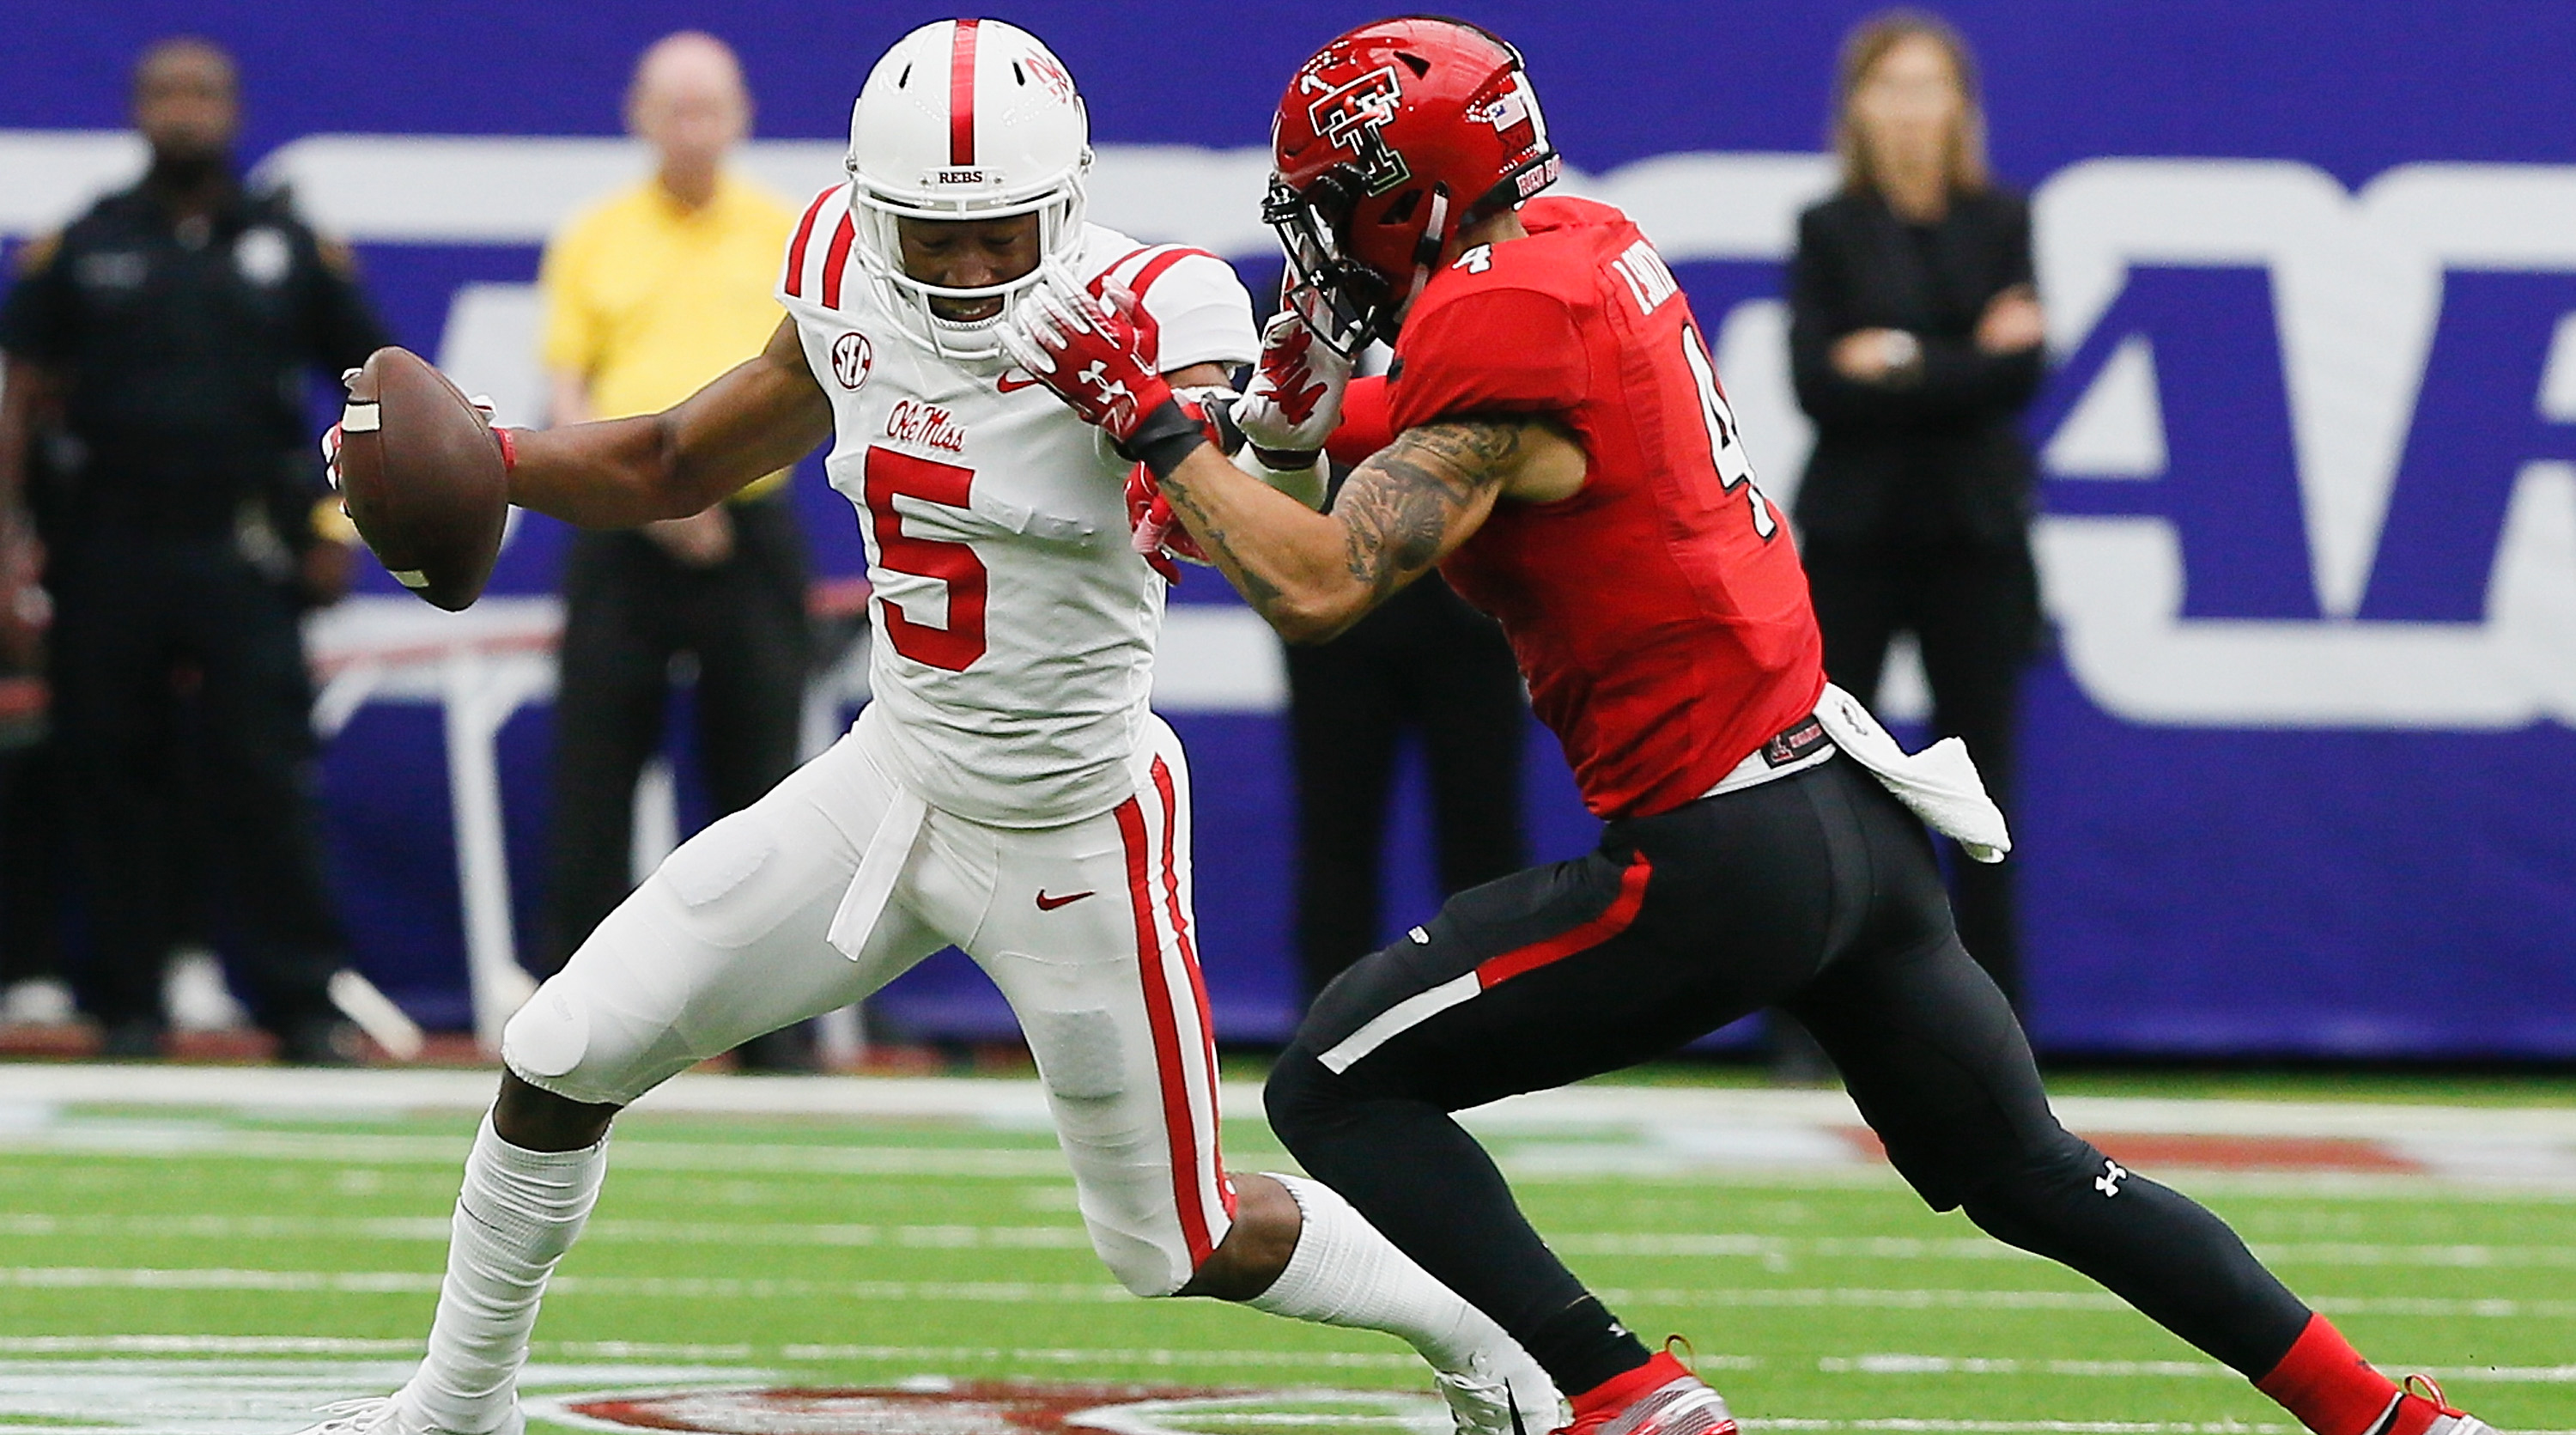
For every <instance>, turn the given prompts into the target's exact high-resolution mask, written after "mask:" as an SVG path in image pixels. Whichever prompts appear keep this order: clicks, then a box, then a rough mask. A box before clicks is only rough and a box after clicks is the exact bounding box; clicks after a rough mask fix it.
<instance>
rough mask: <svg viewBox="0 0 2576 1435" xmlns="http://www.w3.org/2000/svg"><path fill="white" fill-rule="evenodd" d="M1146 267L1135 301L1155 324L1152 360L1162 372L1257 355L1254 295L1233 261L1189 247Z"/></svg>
mask: <svg viewBox="0 0 2576 1435" xmlns="http://www.w3.org/2000/svg"><path fill="white" fill-rule="evenodd" d="M1155 269H1156V266H1154V265H1153V264H1151V263H1150V262H1149V263H1147V264H1146V265H1143V266H1141V267H1140V268H1139V270H1138V273H1139V274H1140V276H1141V275H1145V274H1147V273H1149V272H1150V278H1148V279H1147V282H1146V284H1145V287H1144V289H1143V290H1142V291H1141V292H1140V293H1138V295H1137V296H1136V297H1137V301H1138V302H1139V303H1141V304H1143V305H1144V308H1145V312H1146V314H1147V315H1149V316H1150V317H1152V319H1153V320H1154V324H1155V327H1156V330H1157V340H1156V344H1157V347H1156V349H1155V353H1154V362H1155V363H1157V364H1159V365H1161V366H1162V370H1163V372H1165V373H1167V374H1168V373H1171V372H1172V371H1174V370H1176V369H1186V368H1188V367H1189V366H1190V365H1192V364H1249V363H1251V362H1253V361H1254V360H1256V359H1258V358H1260V357H1261V336H1260V335H1259V334H1257V333H1256V332H1254V330H1253V327H1252V295H1251V294H1249V293H1247V292H1246V291H1245V290H1244V287H1243V281H1242V280H1240V279H1237V278H1236V277H1234V266H1233V265H1231V264H1228V263H1226V262H1225V261H1224V260H1222V259H1219V258H1217V257H1216V256H1215V255H1213V254H1207V253H1203V252H1201V251H1198V250H1189V251H1186V252H1183V253H1181V254H1180V256H1179V257H1178V258H1176V259H1174V260H1173V261H1172V262H1171V263H1170V264H1169V265H1166V266H1161V267H1160V270H1159V272H1151V271H1154V270H1155Z"/></svg>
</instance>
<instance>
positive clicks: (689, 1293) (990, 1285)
mask: <svg viewBox="0 0 2576 1435" xmlns="http://www.w3.org/2000/svg"><path fill="white" fill-rule="evenodd" d="M438 1284H439V1276H438V1273H437V1272H435V1271H299V1270H256V1269H244V1268H241V1267H228V1266H211V1267H193V1266H183V1267H128V1266H0V1287H15V1288H20V1289H40V1290H212V1291H248V1292H293V1293H307V1292H328V1293H332V1294H339V1295H417V1294H422V1293H426V1292H435V1291H436V1290H437V1289H438ZM551 1289H552V1290H553V1291H554V1292H555V1293H557V1294H559V1295H565V1296H575V1295H589V1296H603V1297H606V1296H615V1297H620V1298H625V1299H643V1300H787V1299H811V1298H830V1299H841V1300H865V1301H878V1302H888V1303H891V1302H898V1301H941V1302H951V1303H965V1304H998V1305H1099V1304H1114V1303H1118V1302H1122V1301H1129V1300H1134V1299H1136V1297H1134V1296H1131V1295H1130V1294H1128V1293H1127V1291H1126V1290H1124V1289H1123V1288H1121V1287H1119V1286H1115V1285H1109V1284H1105V1283H1098V1282H1088V1281H879V1280H857V1281H835V1280H813V1279H809V1278H803V1277H740V1276H583V1275H573V1276H557V1277H555V1279H554V1283H553V1285H552V1287H551ZM1596 1294H1598V1295H1599V1296H1600V1297H1601V1299H1602V1300H1603V1301H1604V1302H1606V1303H1608V1304H1611V1305H1634V1306H1667V1307H1685V1308H1721V1309H1818V1308H1839V1309H1861V1310H2027V1311H2067V1312H2104V1313H2117V1314H2122V1315H2126V1314H2129V1313H2131V1307H2130V1306H2129V1305H2128V1304H2127V1303H2126V1302H2124V1301H2122V1300H2121V1299H2120V1298H2119V1297H2117V1296H2115V1295H2112V1294H2110V1293H2109V1292H2107V1291H2044V1290H1948V1289H1862V1288H1851V1287H1732V1286H1729V1287H1705V1288H1691V1287H1674V1286H1665V1287H1651V1288H1637V1289H1622V1288H1620V1287H1616V1286H1606V1287H1603V1288H1601V1289H1599V1290H1598V1291H1597V1292H1596ZM2309 1303H2310V1304H2311V1305H2313V1306H2314V1307H2316V1308H2317V1309H2318V1310H2321V1311H2325V1312H2327V1313H2328V1314H2332V1315H2395V1316H2414V1317H2420V1318H2424V1319H2435V1320H2462V1319H2478V1320H2576V1300H2525V1299H2516V1298H2507V1297H2463V1298H2453V1297H2445V1296H2317V1297H2313V1298H2312V1299H2311V1300H2310V1302H2309Z"/></svg>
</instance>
